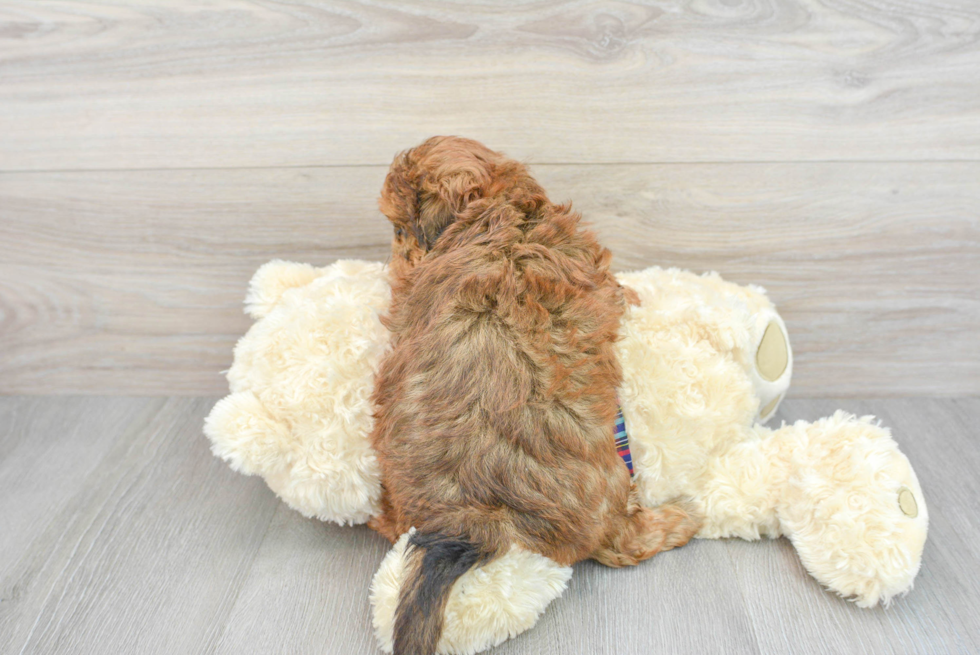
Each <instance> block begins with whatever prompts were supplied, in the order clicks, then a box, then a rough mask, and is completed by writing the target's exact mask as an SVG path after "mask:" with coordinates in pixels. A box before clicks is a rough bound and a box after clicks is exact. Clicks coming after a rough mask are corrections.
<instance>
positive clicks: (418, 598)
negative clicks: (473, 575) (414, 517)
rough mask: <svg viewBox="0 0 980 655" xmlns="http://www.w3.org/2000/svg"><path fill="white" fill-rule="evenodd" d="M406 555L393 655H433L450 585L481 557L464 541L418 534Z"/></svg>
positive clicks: (411, 540)
mask: <svg viewBox="0 0 980 655" xmlns="http://www.w3.org/2000/svg"><path fill="white" fill-rule="evenodd" d="M405 552H406V558H407V561H406V563H405V566H406V569H407V575H406V577H405V582H404V584H403V585H402V588H401V591H400V593H399V594H398V609H397V610H396V611H395V644H394V653H393V655H435V652H436V646H437V645H438V644H439V637H441V636H442V624H443V619H444V611H445V608H446V601H447V600H448V599H449V592H450V591H451V590H452V588H453V583H455V582H456V580H457V579H459V577H460V576H461V575H463V574H464V573H466V572H467V571H469V570H470V569H471V568H473V566H474V565H475V564H476V563H477V562H479V561H480V560H481V559H483V556H482V555H481V553H480V551H479V549H478V548H477V547H476V546H475V545H473V544H471V543H469V542H467V541H465V540H462V539H454V538H450V537H446V536H444V535H440V534H421V533H419V532H415V533H414V534H412V536H411V537H409V539H408V547H407V548H406V550H405Z"/></svg>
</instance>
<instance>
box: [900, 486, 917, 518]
mask: <svg viewBox="0 0 980 655" xmlns="http://www.w3.org/2000/svg"><path fill="white" fill-rule="evenodd" d="M898 507H899V509H901V510H902V514H904V515H905V516H907V517H909V518H910V519H914V518H915V517H916V516H918V515H919V504H918V503H917V502H915V494H914V493H912V490H911V489H909V488H908V487H902V488H901V489H899V490H898Z"/></svg>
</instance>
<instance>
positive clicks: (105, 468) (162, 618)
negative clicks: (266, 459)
mask: <svg viewBox="0 0 980 655" xmlns="http://www.w3.org/2000/svg"><path fill="white" fill-rule="evenodd" d="M212 404H213V401H212V400H200V399H172V400H165V399H138V398H136V399H134V398H129V399H104V398H93V399H88V400H82V399H69V400H64V399H56V400H52V399H48V400H47V401H46V402H42V401H40V400H36V401H30V402H25V401H23V400H19V399H0V408H3V409H0V420H2V421H3V422H2V423H0V430H2V432H3V433H7V434H11V433H13V434H17V435H18V436H20V437H21V438H20V443H19V445H18V450H19V451H20V452H21V453H22V454H21V455H20V456H19V457H10V458H6V457H5V458H4V459H3V460H0V498H2V499H3V501H2V504H0V516H2V522H0V524H2V525H4V526H10V527H11V528H16V529H17V532H16V533H15V534H16V535H17V537H15V541H14V544H13V547H9V548H8V547H5V548H4V549H3V550H2V551H0V594H2V604H0V625H2V626H3V629H2V630H0V651H2V652H16V653H73V654H74V653H110V652H112V653H137V652H140V653H150V652H159V653H164V652H169V653H194V652H204V651H206V650H208V649H213V647H214V644H215V643H216V642H217V639H218V637H219V636H220V628H221V627H222V626H223V625H224V622H225V619H226V617H227V615H228V613H229V612H230V610H231V609H232V607H233V605H234V603H235V599H236V597H237V591H238V588H239V586H240V585H241V583H242V582H243V580H244V574H245V572H246V571H247V570H248V568H249V566H250V563H251V560H252V559H253V558H254V556H255V554H256V552H257V550H258V548H259V545H260V544H261V543H262V538H263V536H264V534H265V531H266V529H267V528H268V525H269V521H270V520H271V518H272V515H273V512H274V511H275V508H276V506H277V505H278V501H277V500H276V498H275V497H274V496H273V495H272V494H271V493H270V492H269V491H268V489H266V488H265V486H264V485H263V484H262V482H261V481H260V480H258V479H245V478H242V477H241V476H238V475H235V474H234V473H233V472H232V471H231V470H230V469H228V467H227V466H225V465H224V464H223V463H222V462H220V461H218V460H217V459H216V458H214V457H212V456H211V455H210V453H209V452H208V448H207V442H206V440H205V439H204V437H203V436H202V435H201V423H202V421H203V418H204V415H205V414H206V412H207V411H208V410H209V409H210V406H211V405H212ZM11 405H14V406H15V409H14V412H13V414H14V416H13V417H12V418H11V413H10V411H9V407H10V406H11ZM25 406H26V407H25ZM18 414H24V415H23V416H20V417H19V418H18V416H17V415H18ZM90 449H91V451H90ZM229 482H231V483H232V484H229ZM25 484H27V485H29V486H28V488H31V487H33V493H30V494H27V493H24V486H25ZM8 498H9V499H10V500H9V501H8ZM4 532H7V530H4ZM5 546H9V544H5Z"/></svg>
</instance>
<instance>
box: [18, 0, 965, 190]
mask: <svg viewBox="0 0 980 655" xmlns="http://www.w3.org/2000/svg"><path fill="white" fill-rule="evenodd" d="M502 5H503V6H502ZM0 36H2V38H0V107H2V108H3V111H0V170H7V171H10V170H66V169H131V168H184V167H240V166H306V165H340V164H357V165H362V164H383V163H386V162H387V161H389V160H390V158H391V155H392V154H393V153H394V152H395V151H397V150H399V149H401V148H404V147H405V146H406V145H408V144H412V143H415V142H417V141H419V140H420V139H422V138H424V137H426V136H429V135H431V134H437V133H442V134H446V133H459V134H465V135H468V136H472V137H474V138H478V139H481V140H483V141H486V142H487V143H490V144H493V145H494V146H495V147H498V148H502V149H505V150H507V151H509V152H511V153H512V154H513V155H515V156H520V157H529V158H532V159H534V160H535V161H540V162H554V163H567V162H573V163H597V162H681V161H683V162H705V161H711V162H713V161H736V160H742V161H744V160H749V161H826V160H925V159H928V160H950V159H955V160H963V159H973V160H976V159H977V158H978V157H980V76H977V74H976V71H977V70H978V69H980V44H978V36H980V7H978V6H977V4H976V2H974V0H943V1H939V0H929V1H925V0H923V1H917V2H901V1H898V0H859V1H855V2H844V1H841V0H782V1H777V0H741V1H727V0H706V1H703V2H679V1H676V0H655V1H653V2H594V1H591V0H575V1H571V2H562V1H557V0H546V1H543V2H536V3H533V4H526V3H518V2H506V3H499V2H442V3H434V2H427V1H425V0H415V1H410V2H403V1H402V0H369V1H364V2H356V1H350V0H336V1H332V2H312V1H294V2H288V3H282V2H277V3H267V2H259V1H255V0H209V1H208V2H206V3H205V2H188V3H179V4H177V3H163V2H140V3H113V2H95V1H87V2H67V1H65V0H44V1H38V0H6V1H5V2H4V3H3V4H2V5H0Z"/></svg>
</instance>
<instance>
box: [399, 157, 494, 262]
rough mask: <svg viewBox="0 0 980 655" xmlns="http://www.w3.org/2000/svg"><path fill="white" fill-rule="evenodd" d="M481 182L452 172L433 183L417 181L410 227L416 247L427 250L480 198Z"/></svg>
mask: <svg viewBox="0 0 980 655" xmlns="http://www.w3.org/2000/svg"><path fill="white" fill-rule="evenodd" d="M482 183H483V180H482V179H481V178H480V177H478V176H477V175H474V174H473V173H472V172H471V171H466V170H460V171H452V172H451V173H450V174H448V175H441V176H439V178H438V179H436V180H433V179H431V177H429V176H426V177H425V178H423V179H422V180H421V183H420V185H419V187H420V188H419V190H418V193H417V194H416V197H415V206H416V207H417V214H416V225H415V226H413V232H414V233H415V238H416V239H418V242H419V246H420V247H421V248H424V249H425V250H427V251H428V250H430V249H431V248H432V246H433V245H434V244H435V242H436V240H437V239H438V238H439V237H440V235H442V233H443V231H444V230H445V229H446V228H447V227H449V225H451V224H452V223H453V222H455V221H456V219H457V218H458V217H459V215H460V214H462V213H463V211H464V210H465V209H466V207H467V206H468V205H469V204H470V203H471V202H472V201H473V200H475V199H476V198H479V197H480V196H481V192H480V191H481V185H482Z"/></svg>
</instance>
